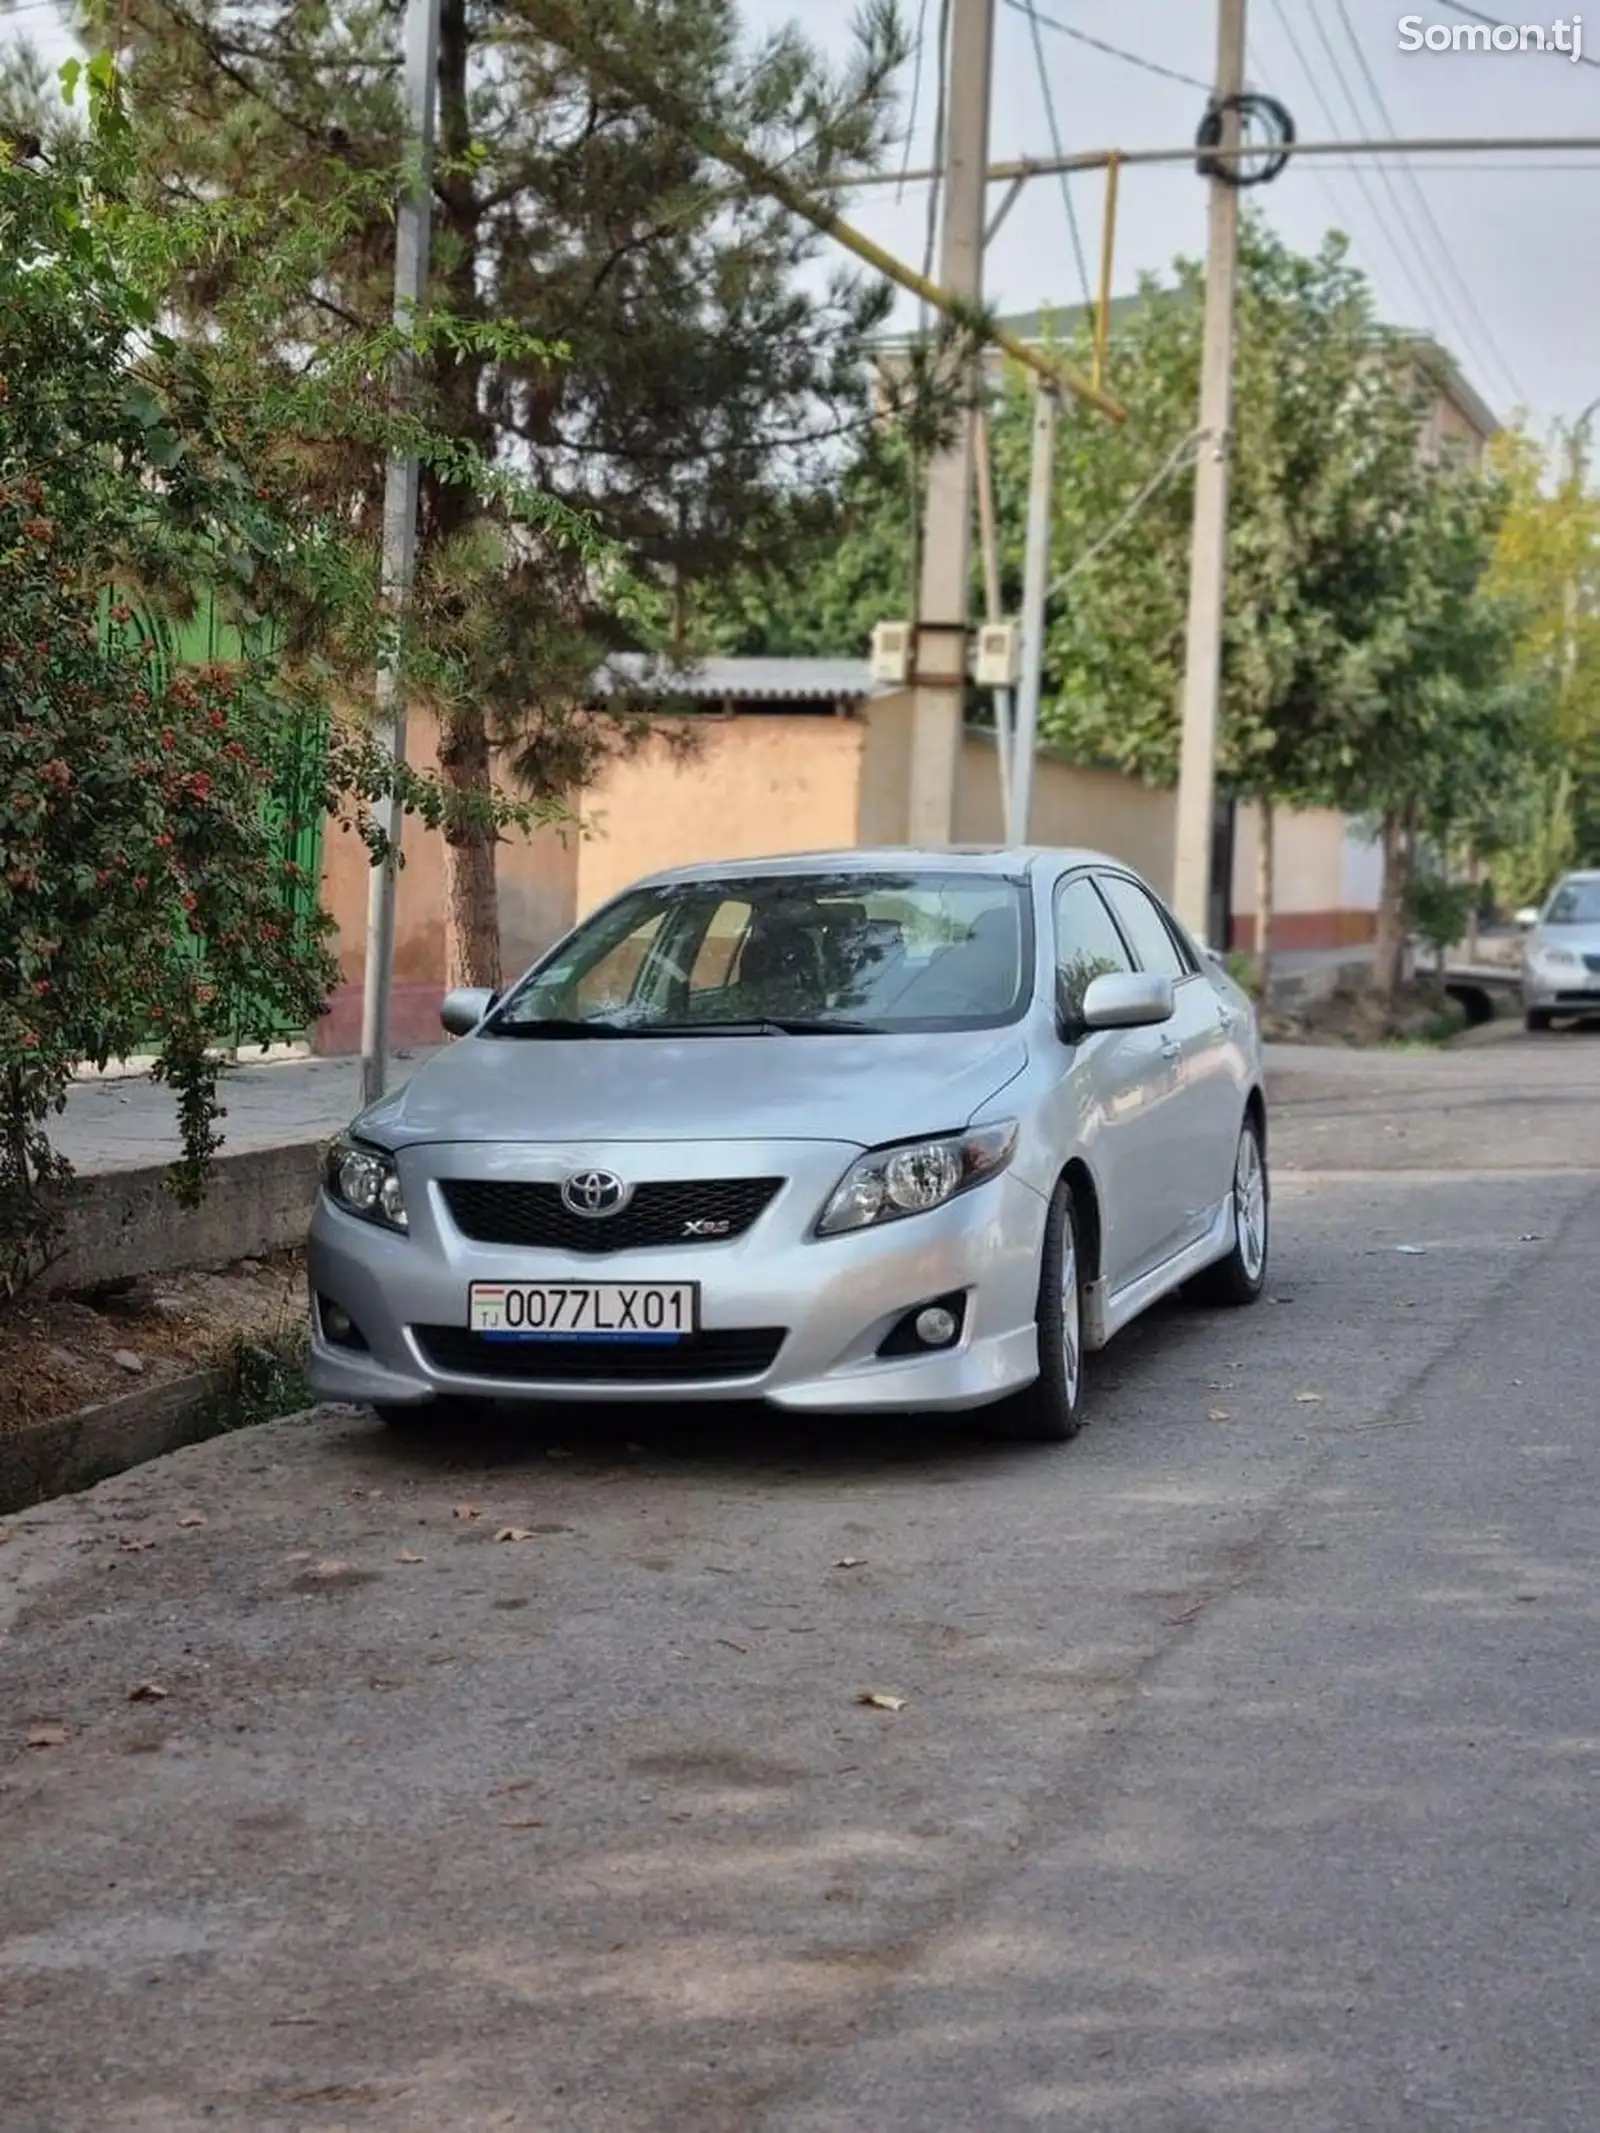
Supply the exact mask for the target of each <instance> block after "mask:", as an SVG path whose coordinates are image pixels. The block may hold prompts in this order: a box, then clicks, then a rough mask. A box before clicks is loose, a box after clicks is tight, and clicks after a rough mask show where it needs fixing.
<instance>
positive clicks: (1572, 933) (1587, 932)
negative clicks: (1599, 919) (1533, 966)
mask: <svg viewBox="0 0 1600 2133" xmlns="http://www.w3.org/2000/svg"><path fill="white" fill-rule="evenodd" d="M1529 947H1530V948H1531V949H1532V950H1533V951H1534V952H1535V953H1537V952H1538V951H1539V950H1540V949H1542V948H1570V949H1571V950H1572V952H1573V954H1574V955H1600V926H1541V927H1540V928H1539V930H1538V932H1537V933H1536V934H1535V935H1534V936H1533V939H1532V941H1531V942H1530V943H1529Z"/></svg>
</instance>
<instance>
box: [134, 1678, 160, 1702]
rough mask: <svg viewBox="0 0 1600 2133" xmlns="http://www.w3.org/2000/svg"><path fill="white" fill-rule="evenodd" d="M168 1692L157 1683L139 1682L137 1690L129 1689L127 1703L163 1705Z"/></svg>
mask: <svg viewBox="0 0 1600 2133" xmlns="http://www.w3.org/2000/svg"><path fill="white" fill-rule="evenodd" d="M168 1693H169V1692H168V1691H167V1690H166V1689H164V1688H163V1687H162V1686H161V1684H160V1682H159V1681H141V1682H140V1683H139V1685H138V1687H137V1688H133V1689H129V1691H128V1701H129V1703H165V1702H166V1700H167V1696H168Z"/></svg>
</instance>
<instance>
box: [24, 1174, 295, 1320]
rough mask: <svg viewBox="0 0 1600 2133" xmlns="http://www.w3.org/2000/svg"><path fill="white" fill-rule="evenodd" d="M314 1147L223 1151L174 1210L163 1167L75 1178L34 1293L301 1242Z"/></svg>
mask: <svg viewBox="0 0 1600 2133" xmlns="http://www.w3.org/2000/svg"><path fill="white" fill-rule="evenodd" d="M325 1146H326V1143H325V1142H323V1141H297V1142H294V1143H292V1144H291V1145H290V1146H288V1147H283V1148H261V1149H256V1150H254V1151H252V1152H251V1153H249V1154H246V1155H223V1156H219V1157H218V1158H217V1161H216V1163H215V1164H214V1165H213V1167H212V1172H211V1177H210V1181H209V1183H208V1185H207V1187H206V1196H205V1198H204V1199H203V1200H202V1201H201V1203H200V1205H199V1206H198V1207H180V1206H179V1205H178V1202H177V1201H176V1200H175V1199H174V1198H173V1196H172V1194H171V1193H170V1192H169V1191H168V1190H167V1187H166V1174H167V1173H166V1166H165V1165H164V1164H161V1165H155V1166H152V1167H150V1168H148V1169H141V1170H108V1171H101V1172H99V1173H98V1174H91V1175H88V1176H84V1177H80V1178H79V1179H78V1180H77V1181H76V1182H75V1184H74V1186H73V1190H72V1196H71V1199H70V1201H69V1203H68V1206H67V1211H66V1220H65V1225H64V1228H63V1232H62V1238H61V1246H62V1249H61V1253H60V1256H59V1257H58V1258H56V1259H55V1260H53V1261H52V1263H51V1264H50V1265H49V1266H48V1267H47V1268H46V1269H45V1271H44V1273H43V1275H42V1276H41V1277H40V1280H39V1282H38V1283H37V1285H36V1293H37V1294H39V1295H43V1296H59V1295H63V1294H70V1293H71V1292H73V1291H76V1290H83V1289H92V1288H96V1287H101V1286H104V1285H105V1284H106V1283H108V1282H113V1281H127V1280H132V1279H135V1278H137V1277H139V1276H142V1275H147V1274H173V1273H179V1272H184V1271H187V1270H188V1269H190V1268H196V1267H198V1268H201V1269H206V1268H210V1267H221V1266H232V1265H234V1264H235V1263H236V1262H237V1261H238V1260H240V1259H262V1258H265V1257H267V1256H268V1255H269V1254H270V1253H273V1252H282V1251H289V1250H291V1249H292V1248H294V1247H295V1246H297V1245H301V1244H303V1243H304V1242H305V1238H306V1230H307V1228H308V1227H309V1225H310V1221H311V1210H312V1207H313V1205H314V1203H315V1200H316V1194H317V1181H318V1177H319V1175H320V1171H321V1164H322V1151H323V1149H324V1147H325Z"/></svg>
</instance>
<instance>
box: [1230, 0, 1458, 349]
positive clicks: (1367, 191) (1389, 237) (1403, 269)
mask: <svg viewBox="0 0 1600 2133" xmlns="http://www.w3.org/2000/svg"><path fill="white" fill-rule="evenodd" d="M1272 7H1273V12H1274V14H1276V16H1277V18H1278V21H1279V24H1280V25H1281V27H1282V29H1283V33H1284V36H1285V37H1286V38H1287V39H1288V41H1289V45H1290V48H1291V49H1292V51H1293V52H1294V56H1295V58H1296V60H1297V61H1298V62H1299V65H1300V70H1301V72H1302V73H1303V74H1304V75H1305V77H1306V80H1307V81H1308V82H1309V83H1310V85H1311V93H1312V95H1313V96H1314V97H1315V98H1316V100H1317V104H1318V106H1319V108H1320V109H1321V112H1322V115H1323V117H1324V119H1326V121H1327V124H1328V131H1329V137H1330V138H1331V139H1333V140H1336V141H1342V140H1343V139H1344V138H1345V134H1344V130H1343V128H1342V127H1341V126H1340V124H1339V121H1338V119H1337V118H1336V117H1335V115H1334V111H1333V106H1332V105H1331V104H1330V103H1329V101H1328V98H1327V95H1326V93H1325V92H1324V90H1323V86H1322V79H1321V76H1320V75H1319V74H1318V72H1317V70H1316V68H1315V67H1314V66H1313V65H1312V64H1311V61H1310V60H1309V59H1308V58H1307V56H1306V54H1305V51H1304V49H1303V48H1302V46H1301V43H1300V39H1299V37H1298V36H1297V35H1296V33H1295V29H1294V26H1293V24H1292V23H1291V22H1290V20H1289V17H1288V15H1287V13H1286V12H1285V9H1284V5H1283V0H1272ZM1352 176H1353V177H1354V178H1355V181H1356V184H1357V186H1358V188H1359V189H1360V193H1361V197H1362V199H1363V200H1364V201H1365V202H1366V204H1367V209H1368V212H1369V213H1370V214H1371V216H1372V219H1373V221H1374V223H1375V224H1376V225H1377V227H1378V229H1379V231H1380V232H1381V234H1382V236H1383V240H1384V243H1385V245H1386V246H1387V247H1388V250H1389V253H1390V256H1391V257H1392V258H1393V260H1394V262H1395V264H1396V266H1397V267H1398V268H1399V269H1400V273H1401V275H1402V277H1403V278H1404V280H1405V283H1406V285H1407V287H1408V288H1409V289H1410V291H1411V295H1412V297H1413V299H1414V300H1415V302H1416V303H1417V305H1418V306H1419V308H1420V310H1421V312H1422V315H1423V319H1424V320H1426V317H1427V314H1428V312H1429V311H1430V310H1431V309H1432V308H1433V306H1434V305H1435V304H1436V303H1437V302H1438V301H1439V299H1438V297H1437V296H1434V297H1431V298H1430V297H1429V296H1428V295H1427V294H1426V293H1425V291H1424V289H1423V287H1422V284H1421V282H1420V281H1419V280H1418V278H1417V271H1416V268H1415V266H1414V265H1413V263H1412V260H1411V259H1410V258H1409V257H1408V255H1407V254H1406V253H1404V252H1403V251H1402V250H1401V249H1400V245H1399V242H1398V240H1397V238H1396V236H1395V234H1394V230H1393V228H1392V226H1391V223H1392V219H1393V218H1391V217H1390V216H1386V215H1385V214H1384V212H1383V209H1382V207H1381V206H1380V204H1379V202H1378V199H1377V196H1376V195H1375V193H1374V192H1373V189H1372V187H1371V185H1369V184H1368V182H1367V173H1366V172H1365V171H1364V170H1356V171H1354V172H1352ZM1400 219H1401V220H1402V221H1404V217H1401V218H1400ZM1449 308H1450V307H1449V306H1448V305H1447V306H1446V309H1447V310H1448V309H1449ZM1469 338H1470V336H1469Z"/></svg>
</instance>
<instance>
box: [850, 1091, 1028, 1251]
mask: <svg viewBox="0 0 1600 2133" xmlns="http://www.w3.org/2000/svg"><path fill="white" fill-rule="evenodd" d="M1016 1145H1017V1122H1016V1120H1015V1119H1013V1118H1008V1119H1005V1120H1003V1121H1002V1122H1001V1123H1000V1124H999V1125H995V1126H974V1127H973V1128H972V1129H971V1130H970V1131H968V1132H966V1133H951V1134H942V1135H940V1137H939V1138H938V1139H937V1140H929V1141H904V1142H901V1143H900V1144H899V1145H898V1146H897V1147H894V1148H875V1149H874V1150H873V1151H872V1153H871V1154H870V1155H864V1156H862V1157H861V1158H860V1160H859V1161H857V1162H854V1163H852V1164H851V1165H850V1168H849V1169H848V1170H847V1171H846V1172H845V1174H844V1176H843V1177H842V1178H841V1179H840V1180H839V1183H838V1185H837V1186H836V1187H835V1189H834V1193H833V1197H832V1198H831V1199H830V1200H829V1202H828V1204H827V1206H826V1207H825V1208H824V1209H823V1210H822V1215H821V1218H820V1219H819V1221H818V1223H817V1235H818V1236H819V1237H836V1236H838V1235H839V1234H840V1232H841V1231H843V1230H850V1229H867V1228H870V1227H871V1226H872V1225H873V1224H874V1223H877V1222H898V1221H899V1220H900V1219H901V1217H902V1216H904V1215H920V1214H925V1213H926V1212H927V1210H928V1209H929V1208H930V1207H943V1205H944V1203H945V1202H946V1200H953V1199H954V1198H955V1196H956V1194H957V1193H960V1192H967V1191H968V1190H970V1188H971V1187H972V1186H974V1185H981V1184H982V1183H983V1181H984V1179H985V1178H992V1177H994V1176H995V1175H996V1174H997V1173H998V1172H999V1171H1002V1170H1004V1169H1005V1167H1006V1165H1007V1163H1009V1162H1010V1160H1011V1158H1012V1155H1013V1154H1014V1152H1015V1150H1016Z"/></svg>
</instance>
